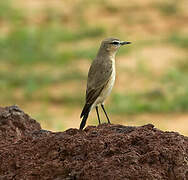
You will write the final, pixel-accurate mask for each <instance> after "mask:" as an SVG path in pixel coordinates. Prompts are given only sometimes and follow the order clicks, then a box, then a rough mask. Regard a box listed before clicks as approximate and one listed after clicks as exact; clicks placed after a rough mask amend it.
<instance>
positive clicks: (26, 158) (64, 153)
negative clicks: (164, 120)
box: [0, 106, 188, 180]
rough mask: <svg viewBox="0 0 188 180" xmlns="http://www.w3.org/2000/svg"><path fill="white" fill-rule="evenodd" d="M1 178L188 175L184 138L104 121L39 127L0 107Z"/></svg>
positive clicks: (175, 178)
mask: <svg viewBox="0 0 188 180" xmlns="http://www.w3.org/2000/svg"><path fill="white" fill-rule="evenodd" d="M0 179H2V180H4V179H5V180H7V179H16V180H20V179H27V180H30V179H33V180H37V179H53V180H61V179H66V180H73V179H92V180H93V179H94V180H95V179H99V180H100V179H103V180H105V179H108V180H110V179H116V180H118V179H125V180H129V179H130V180H137V179H138V180H142V179H143V180H158V179H161V180H167V179H168V180H186V179H188V138H187V137H185V136H182V135H180V134H178V133H174V132H163V131H160V130H158V129H155V128H154V127H153V125H151V124H148V125H145V126H141V127H130V126H122V125H109V124H102V125H100V126H98V127H95V126H88V127H87V128H86V129H85V130H84V131H80V130H78V129H68V130H66V131H64V132H56V133H54V132H50V131H46V130H42V129H41V127H40V124H39V123H37V122H36V121H35V120H33V119H32V118H30V117H29V116H28V115H26V114H25V113H24V112H23V111H21V110H20V109H19V108H18V107H16V106H11V107H6V108H0Z"/></svg>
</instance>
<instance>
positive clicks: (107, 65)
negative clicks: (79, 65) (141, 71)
mask: <svg viewBox="0 0 188 180" xmlns="http://www.w3.org/2000/svg"><path fill="white" fill-rule="evenodd" d="M111 74H112V62H111V61H109V60H104V59H97V60H96V59H95V60H94V61H93V63H92V65H91V67H90V69H89V73H88V80H87V90H86V104H93V103H94V102H95V100H96V99H97V97H98V96H99V95H100V93H101V91H102V90H103V88H104V87H105V86H106V84H107V83H108V80H109V79H110V76H111Z"/></svg>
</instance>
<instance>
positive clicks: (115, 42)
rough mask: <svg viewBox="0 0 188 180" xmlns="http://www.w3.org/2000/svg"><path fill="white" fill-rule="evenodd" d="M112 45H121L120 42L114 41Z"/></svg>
mask: <svg viewBox="0 0 188 180" xmlns="http://www.w3.org/2000/svg"><path fill="white" fill-rule="evenodd" d="M110 44H114V45H119V41H113V42H111V43H110Z"/></svg>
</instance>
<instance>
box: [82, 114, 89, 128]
mask: <svg viewBox="0 0 188 180" xmlns="http://www.w3.org/2000/svg"><path fill="white" fill-rule="evenodd" d="M88 115H89V112H88V113H87V114H85V115H84V117H83V119H82V122H81V123H80V129H81V130H82V129H83V128H84V126H85V125H86V121H87V118H88Z"/></svg>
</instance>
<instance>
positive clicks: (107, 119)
mask: <svg viewBox="0 0 188 180" xmlns="http://www.w3.org/2000/svg"><path fill="white" fill-rule="evenodd" d="M101 107H102V109H103V111H104V114H105V115H106V118H107V120H108V123H109V124H111V123H110V119H109V118H108V115H107V113H106V111H105V109H104V105H103V104H101Z"/></svg>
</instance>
